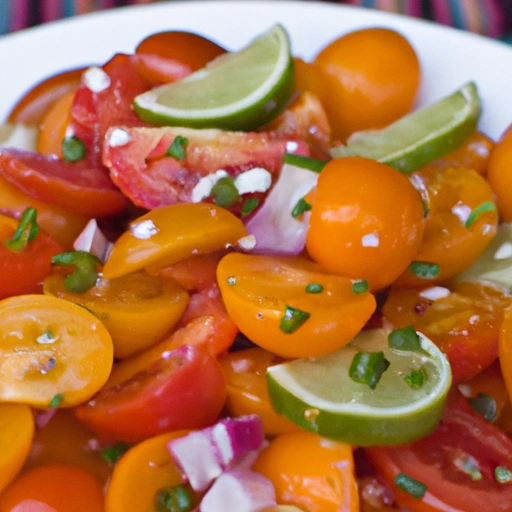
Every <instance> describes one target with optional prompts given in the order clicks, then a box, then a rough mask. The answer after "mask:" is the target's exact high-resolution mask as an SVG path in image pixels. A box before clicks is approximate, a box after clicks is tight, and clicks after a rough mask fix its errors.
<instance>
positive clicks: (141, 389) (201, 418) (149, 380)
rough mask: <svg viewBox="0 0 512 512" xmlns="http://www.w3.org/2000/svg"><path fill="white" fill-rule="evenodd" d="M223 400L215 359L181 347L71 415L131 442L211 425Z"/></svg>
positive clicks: (193, 348)
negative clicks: (174, 431)
mask: <svg viewBox="0 0 512 512" xmlns="http://www.w3.org/2000/svg"><path fill="white" fill-rule="evenodd" d="M225 398H226V383H225V380H224V375H223V373H222V369H221V368H220V365H219V363H218V362H217V360H216V359H215V358H214V357H213V356H212V355H210V354H209V353H208V352H207V351H206V350H205V349H203V348H201V347H197V346H188V345H185V346H182V347H179V348H177V349H176V350H173V351H171V352H168V353H166V354H164V355H163V357H161V358H160V359H159V360H158V361H157V362H155V363H153V364H152V365H151V366H150V367H149V368H147V369H146V370H144V371H140V372H139V373H137V374H136V375H134V376H133V377H132V378H131V379H128V380H127V381H125V382H122V383H121V384H118V385H117V386H114V387H110V388H106V389H105V388H104V389H102V390H101V391H100V392H99V393H97V394H96V395H95V396H94V397H93V398H92V399H91V400H90V401H89V402H87V403H85V404H82V405H79V406H78V407H77V408H76V409H75V411H76V415H77V417H78V419H79V420H80V421H82V422H83V423H84V424H85V425H86V426H88V427H89V428H90V429H92V430H93V431H95V432H98V433H100V434H103V435H106V436H110V437H112V438H114V439H119V440H121V441H127V442H131V441H140V440H143V439H147V438H149V437H152V436H155V435H158V434H162V433H164V432H169V431H171V430H180V429H190V430H192V429H198V428H203V427H205V426H207V425H211V424H212V423H214V421H215V420H216V419H217V417H218V415H219V413H220V411H221V409H222V406H223V405H224V400H225ZM141 411H143V412H144V413H143V414H141Z"/></svg>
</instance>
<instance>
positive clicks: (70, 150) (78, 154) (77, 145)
mask: <svg viewBox="0 0 512 512" xmlns="http://www.w3.org/2000/svg"><path fill="white" fill-rule="evenodd" d="M86 153H87V150H86V149H85V144H84V143H83V142H82V141H81V140H80V139H79V138H78V137H76V136H75V135H71V137H66V138H65V139H62V158H63V159H64V160H65V161H66V162H79V161H80V160H83V159H84V158H85V154H86Z"/></svg>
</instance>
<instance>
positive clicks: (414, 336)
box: [388, 325, 423, 352]
mask: <svg viewBox="0 0 512 512" xmlns="http://www.w3.org/2000/svg"><path fill="white" fill-rule="evenodd" d="M388 344H389V346H390V347H391V348H394V349H395V350H405V351H408V352H423V349H422V348H421V343H420V337H419V336H418V333H417V332H416V330H415V329H414V327H413V326H412V325H408V326H407V327H403V328H402V329H394V330H393V331H391V332H390V333H389V335H388Z"/></svg>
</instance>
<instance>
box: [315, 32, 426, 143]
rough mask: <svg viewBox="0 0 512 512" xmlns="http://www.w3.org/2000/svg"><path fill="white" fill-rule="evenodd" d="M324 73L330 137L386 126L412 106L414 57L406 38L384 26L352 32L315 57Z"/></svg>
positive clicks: (415, 80)
mask: <svg viewBox="0 0 512 512" xmlns="http://www.w3.org/2000/svg"><path fill="white" fill-rule="evenodd" d="M313 62H314V65H315V66H317V67H319V68H320V69H321V70H322V71H323V72H324V79H323V87H324V89H326V91H325V93H324V94H323V95H322V98H323V99H324V101H325V107H326V111H327V113H328V115H329V120H330V122H331V127H332V129H333V136H334V137H335V138H338V139H340V141H342V142H343V141H344V140H345V139H346V138H347V137H348V136H349V135H350V134H352V133H354V132H356V131H360V130H369V129H375V128H383V127H384V126H386V125H388V124H390V123H392V122H393V121H396V120H397V119H399V118H400V117H402V116H403V115H405V114H406V113H407V112H409V110H411V108H412V106H413V105H414V101H415V99H416V95H417V92H418V89H419V85H420V78H421V69H420V63H419V60H418V56H417V55H416V52H415V50H414V48H413V47H412V46H411V44H410V43H409V41H408V40H407V39H406V38H405V37H404V36H402V35H401V34H399V33H398V32H396V31H394V30H391V29H387V28H365V29H362V30H356V31H354V32H350V33H348V34H345V35H343V36H341V37H340V38H338V39H336V40H335V41H333V42H332V43H330V44H329V45H327V46H326V47H325V48H324V49H323V50H321V51H320V53H319V54H318V55H317V56H316V58H315V59H314V61H313Z"/></svg>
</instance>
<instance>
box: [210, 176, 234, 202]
mask: <svg viewBox="0 0 512 512" xmlns="http://www.w3.org/2000/svg"><path fill="white" fill-rule="evenodd" d="M211 196H212V198H213V202H214V203H215V204H217V205H219V206H222V208H228V207H229V206H233V205H234V204H235V203H236V202H237V201H238V200H239V199H240V194H239V193H238V189H237V188H236V186H235V182H234V181H233V178H231V177H230V176H224V177H223V178H221V179H220V180H219V181H217V183H216V184H215V185H214V186H213V188H212V191H211Z"/></svg>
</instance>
